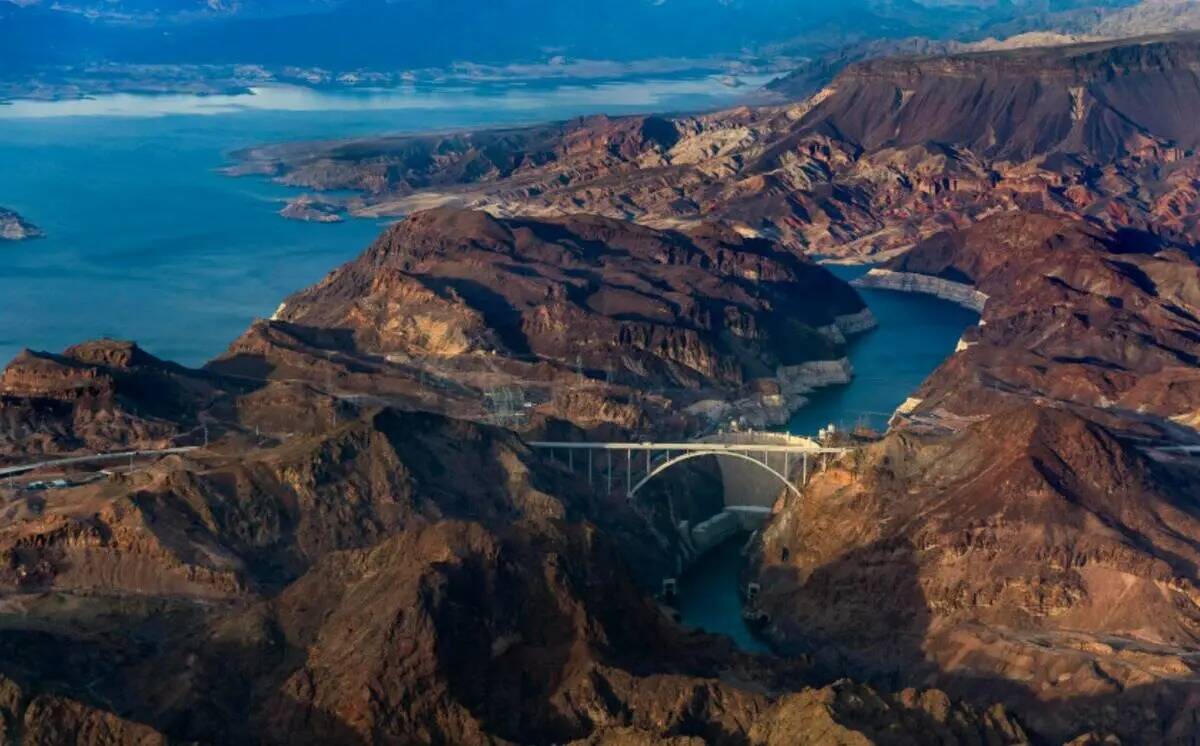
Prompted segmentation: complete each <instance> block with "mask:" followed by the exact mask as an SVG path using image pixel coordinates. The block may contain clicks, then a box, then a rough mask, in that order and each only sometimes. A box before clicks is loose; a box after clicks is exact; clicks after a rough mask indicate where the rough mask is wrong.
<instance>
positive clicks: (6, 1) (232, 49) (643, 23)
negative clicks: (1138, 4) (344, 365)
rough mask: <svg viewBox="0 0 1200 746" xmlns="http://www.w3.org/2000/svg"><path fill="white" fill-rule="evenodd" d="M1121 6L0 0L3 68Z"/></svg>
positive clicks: (936, 33) (803, 38) (621, 40)
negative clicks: (57, 0)
mask: <svg viewBox="0 0 1200 746" xmlns="http://www.w3.org/2000/svg"><path fill="white" fill-rule="evenodd" d="M1132 2H1133V0H999V2H996V1H993V0H987V1H985V0H967V1H962V2H950V1H948V0H848V1H846V2H818V1H816V0H609V1H608V2H602V3H597V2H582V1H581V0H559V1H557V2H551V1H549V0H495V1H494V2H480V0H353V1H352V2H351V1H348V0H175V1H174V2H171V1H167V0H111V1H110V0H63V1H62V2H53V3H51V2H47V0H0V62H3V63H4V64H5V66H6V67H7V68H8V69H12V66H13V65H15V64H22V65H39V64H76V63H81V62H94V61H97V60H103V61H116V62H128V63H154V64H189V63H203V64H211V63H258V64H291V65H324V66H332V67H338V68H349V67H389V68H397V67H401V68H407V67H423V66H439V65H445V64H449V63H451V62H455V61H463V60H470V61H476V62H496V61H503V62H511V61H514V60H530V59H544V58H545V57H547V56H548V55H553V54H559V53H561V54H568V55H574V56H587V57H592V58H603V59H642V58H647V57H661V56H684V57H691V56H711V55H713V54H741V53H745V52H748V51H749V52H764V51H766V52H770V51H781V50H787V51H790V52H795V51H797V50H799V51H802V52H804V53H811V52H813V51H814V50H816V51H821V50H828V49H832V48H836V47H838V46H841V45H844V44H847V43H853V42H857V41H862V40H864V39H873V38H904V37H911V36H924V37H931V38H958V37H960V36H963V35H967V36H971V37H975V36H978V35H979V34H980V33H985V34H986V33H987V31H988V29H991V28H1023V27H1024V26H1026V25H1028V24H1029V23H1030V20H1031V19H1042V18H1044V17H1046V16H1048V15H1049V16H1057V15H1062V14H1070V13H1077V12H1079V11H1080V10H1081V9H1083V10H1085V11H1088V12H1093V13H1094V12H1095V9H1097V8H1118V7H1123V6H1128V5H1130V4H1132ZM1035 25H1036V24H1035ZM1037 27H1039V28H1040V27H1041V26H1037Z"/></svg>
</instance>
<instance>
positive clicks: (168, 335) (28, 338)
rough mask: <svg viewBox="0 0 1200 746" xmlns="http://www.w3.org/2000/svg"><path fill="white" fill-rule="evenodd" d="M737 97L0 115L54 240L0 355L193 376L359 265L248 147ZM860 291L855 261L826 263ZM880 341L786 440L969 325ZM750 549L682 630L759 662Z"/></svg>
mask: <svg viewBox="0 0 1200 746" xmlns="http://www.w3.org/2000/svg"><path fill="white" fill-rule="evenodd" d="M741 95H742V91H741V90H739V89H730V88H727V87H726V86H724V85H722V84H721V83H720V82H719V81H717V80H716V79H712V78H701V79H676V80H660V81H647V80H641V81H625V82H620V81H617V82H609V83H601V84H591V85H573V84H558V85H544V86H536V87H522V86H488V87H480V88H462V87H457V88H447V89H424V90H418V89H398V90H394V91H376V92H370V91H367V92H359V93H355V94H334V93H328V92H318V91H308V90H306V89H269V90H263V91H260V92H259V94H258V95H257V96H253V97H247V96H214V97H193V96H157V97H151V96H106V97H99V98H97V99H93V100H84V101H73V102H53V103H33V102H30V103H17V104H15V105H13V106H0V206H4V207H8V208H11V209H14V210H16V211H18V212H20V213H21V214H22V215H23V216H25V217H26V218H27V219H28V220H30V221H32V222H34V223H35V224H37V225H38V226H39V227H41V228H42V229H43V230H44V231H45V232H46V234H47V237H46V238H44V239H39V240H36V241H28V242H21V243H8V242H0V363H2V362H3V361H7V360H8V359H10V358H11V357H12V356H13V355H15V354H16V353H17V352H18V351H19V350H20V349H21V348H23V347H31V348H34V349H41V350H61V349H63V348H65V347H67V346H69V345H71V344H74V343H76V342H80V341H83V340H86V339H92V338H95V337H100V336H111V337H118V338H125V339H136V340H138V341H139V342H140V343H141V344H142V345H143V346H144V347H145V348H146V349H148V350H150V351H151V352H153V353H155V354H157V355H159V356H162V357H165V358H168V359H172V360H175V361H178V362H181V363H184V364H187V365H199V364H201V363H203V362H204V361H205V360H208V359H210V358H211V357H213V356H214V355H216V354H218V353H220V352H221V351H222V350H223V349H225V347H226V346H227V345H228V344H229V343H230V342H231V341H232V340H233V339H234V338H235V337H236V336H237V335H238V334H239V333H240V332H241V331H243V330H244V329H245V328H246V327H247V326H248V325H249V323H250V322H251V321H252V320H253V319H254V318H257V317H262V316H267V315H270V313H271V312H272V311H274V309H275V308H276V307H277V306H278V304H279V302H280V301H281V300H282V299H283V298H284V297H285V296H286V295H288V294H290V293H291V292H294V291H295V290H298V289H300V288H302V287H305V286H307V285H310V284H311V283H313V282H315V281H316V280H318V279H320V278H321V277H322V276H323V275H324V274H325V273H326V272H328V271H329V270H330V269H332V268H333V267H335V266H337V265H338V264H340V263H342V262H344V261H347V260H348V259H351V258H352V257H354V256H356V255H357V254H358V253H359V252H361V251H362V250H363V248H365V247H366V245H367V244H368V243H370V241H371V240H372V239H374V238H375V236H376V235H378V233H379V231H380V230H381V229H382V227H383V226H384V225H385V222H375V221H367V220H349V221H347V222H345V223H339V224H331V225H324V224H309V223H298V222H292V221H288V220H284V219H283V218H281V217H279V216H278V214H277V212H278V210H279V209H280V207H281V206H282V202H283V201H284V200H285V199H286V198H288V197H289V196H292V195H294V194H295V193H296V190H292V189H288V188H285V187H281V186H278V185H275V184H271V183H269V182H267V181H265V180H263V179H257V178H243V179H232V178H229V177H226V176H223V175H221V174H220V173H218V169H219V168H220V167H221V166H223V165H225V164H226V163H227V159H226V156H227V154H228V153H229V152H230V151H232V150H236V149H238V148H242V147H247V146H251V145H256V144H261V143H264V142H276V141H284V140H299V139H312V138H330V137H348V136H357V135H370V134H379V133H386V132H410V131H423V130H444V129H452V128H464V127H479V126H486V125H495V124H512V123H519V122H535V121H546V120H553V119H564V118H568V117H571V116H576V115H580V114H588V113H597V112H605V113H610V114H622V113H631V112H637V111H672V110H675V111H682V110H698V109H706V108H715V107H717V106H722V105H727V104H730V103H733V102H735V101H736V100H737V99H738V98H739V97H740V96H741ZM831 269H832V271H834V272H835V273H836V274H838V275H839V276H841V277H843V278H845V279H853V278H854V277H856V276H858V275H859V274H861V273H862V272H863V271H864V270H863V269H862V268H854V267H849V268H847V267H831ZM862 295H863V297H864V299H865V300H866V302H867V304H868V305H869V306H870V307H871V309H872V310H873V311H874V312H875V315H876V317H877V318H878V319H879V322H880V326H879V328H878V329H876V330H874V331H871V332H868V333H867V334H865V335H861V336H858V337H856V338H854V339H853V340H852V342H851V344H850V350H849V353H850V357H851V360H852V361H853V363H854V367H855V370H856V376H855V378H854V381H853V382H852V383H851V384H849V385H847V386H840V387H834V388H829V389H824V390H822V391H819V392H817V393H815V394H814V395H813V396H812V401H811V403H810V404H809V406H807V407H805V408H804V409H802V410H801V411H800V412H798V413H797V414H796V416H795V417H794V418H793V420H792V422H791V423H790V426H789V428H790V430H791V431H792V432H796V433H802V434H812V433H815V432H816V431H817V430H818V429H819V428H820V427H823V426H824V425H826V424H828V423H830V422H833V423H837V424H839V425H840V426H843V427H848V426H853V425H854V424H857V423H858V422H863V423H865V424H868V425H871V426H874V427H882V426H883V425H884V424H885V423H886V420H887V417H888V415H889V414H890V413H891V411H892V410H894V409H895V408H896V407H897V406H898V405H899V404H900V403H901V402H903V401H904V399H905V398H906V397H907V396H908V395H909V393H911V392H912V391H913V390H914V389H916V388H917V386H918V385H919V384H920V383H921V381H922V380H923V379H924V378H925V377H926V376H928V375H929V373H930V372H932V371H933V369H934V368H935V367H937V365H938V364H939V363H940V362H941V361H942V360H943V359H945V357H946V356H947V355H949V354H950V353H951V351H952V350H953V349H954V344H955V341H956V340H957V339H958V337H959V335H960V334H961V332H962V330H963V329H964V328H965V327H967V326H968V325H970V324H972V323H974V322H975V316H974V314H971V313H969V312H967V311H964V310H962V309H959V308H958V307H956V306H953V305H951V304H949V303H946V302H943V301H939V300H936V299H933V298H928V297H925V296H917V295H905V294H899V293H892V292H887V291H874V290H864V291H862ZM739 549H740V543H730V544H728V545H726V546H724V547H721V548H719V549H717V550H715V551H714V552H713V553H712V554H711V555H709V556H708V557H705V558H704V559H703V560H702V561H701V562H700V563H699V564H698V565H697V566H696V567H694V568H693V569H692V570H691V571H690V572H689V573H688V574H687V575H686V576H685V577H684V578H682V579H681V585H682V591H683V599H682V613H683V617H684V620H685V621H686V622H687V623H689V624H692V625H694V626H698V627H702V628H705V629H708V630H711V631H714V632H721V633H725V634H728V635H730V636H731V637H733V638H734V640H735V641H736V642H737V643H738V644H739V645H741V646H742V647H744V648H746V649H748V650H758V651H761V650H765V647H764V646H763V645H762V643H760V642H758V641H757V640H755V639H754V637H753V636H752V635H751V634H750V631H749V630H748V629H747V628H746V626H745V625H744V624H743V622H742V617H741V603H740V599H739V596H738V590H737V580H738V574H739V572H740V571H741V567H742V559H741V557H740V554H739V551H738V550H739Z"/></svg>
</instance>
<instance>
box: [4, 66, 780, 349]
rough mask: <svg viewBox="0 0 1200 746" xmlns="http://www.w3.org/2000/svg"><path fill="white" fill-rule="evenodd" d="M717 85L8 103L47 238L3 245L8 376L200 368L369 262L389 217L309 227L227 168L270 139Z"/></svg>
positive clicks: (485, 118)
mask: <svg viewBox="0 0 1200 746" xmlns="http://www.w3.org/2000/svg"><path fill="white" fill-rule="evenodd" d="M745 82H746V83H747V85H746V86H744V87H739V88H732V87H729V86H727V85H725V84H724V83H723V82H722V81H720V80H719V79H718V78H716V77H711V76H708V77H695V78H688V77H677V78H671V79H660V80H651V79H638V80H616V81H607V82H594V83H587V84H583V83H572V82H570V81H565V82H564V81H554V82H542V83H536V84H535V83H526V84H495V83H490V84H480V85H478V86H463V85H454V86H447V87H438V86H424V87H417V86H410V87H404V88H397V89H392V90H353V91H318V90H312V89H305V88H296V87H288V86H276V87H268V88H262V89H257V91H256V94H255V95H240V96H238V95H228V96H139V95H124V94H120V95H111V96H99V97H96V98H94V99H84V100H79V101H56V102H36V101H19V102H15V103H13V104H12V105H7V106H0V206H3V207H7V208H10V209H13V210H16V211H17V212H19V213H20V214H21V215H22V216H24V217H25V218H26V219H27V220H29V221H30V222H33V223H34V224H36V225H38V226H39V227H40V228H42V230H43V231H45V233H46V238H43V239H38V240H34V241H26V242H19V243H11V242H2V241H0V365H2V364H3V363H4V362H6V361H8V360H9V359H11V358H12V357H13V355H15V354H16V353H17V352H18V351H19V350H20V349H22V348H24V347H30V348H33V349H38V350H50V351H59V350H62V349H64V348H65V347H67V346H69V345H71V344H75V343H77V342H81V341H84V340H86V339H92V338H96V337H101V336H109V337H117V338H122V339H135V340H137V341H138V342H139V343H140V344H141V345H142V346H143V347H145V348H146V349H147V350H149V351H150V352H152V353H154V354H156V355H159V356H160V357H165V358H169V359H171V360H175V361H177V362H180V363H183V364H185V365H200V364H202V363H203V362H205V361H206V360H208V359H210V358H212V357H213V356H215V355H217V354H219V353H220V352H221V351H223V350H224V349H225V348H226V347H227V346H228V345H229V343H230V342H231V341H233V339H234V338H235V337H236V336H237V335H238V334H240V333H241V332H242V331H243V330H244V329H246V327H247V326H248V325H249V324H250V322H251V321H252V320H253V319H255V318H258V317H263V316H269V315H270V314H271V313H272V312H273V311H274V310H275V308H276V307H277V306H278V305H279V303H280V301H281V300H282V299H283V298H284V297H285V296H287V295H288V294H290V293H292V292H294V291H296V290H299V289H301V288H304V287H306V286H308V285H310V284H312V283H313V282H315V281H317V280H319V279H320V278H321V277H322V276H324V275H325V273H327V272H328V271H329V270H331V269H333V268H334V267H335V266H337V265H339V264H341V263H342V262H345V261H347V260H349V259H351V258H353V257H354V256H356V255H357V254H358V253H360V252H361V251H362V250H363V249H364V248H366V246H367V245H368V244H369V243H370V242H371V240H372V239H374V238H375V236H377V235H378V234H379V232H380V231H381V229H382V228H383V227H384V225H386V222H374V221H369V220H348V221H346V222H344V223H339V224H323V225H318V224H308V223H298V222H293V221H289V220H285V219H283V218H281V217H279V216H278V215H277V214H276V213H277V212H278V210H279V209H280V208H281V207H282V206H283V202H284V201H285V200H286V198H288V197H289V196H293V195H295V194H296V193H298V191H297V190H293V189H288V188H285V187H281V186H278V185H275V184H271V183H269V182H267V181H265V180H263V179H256V178H242V179H233V178H229V177H226V176H223V175H221V174H220V173H218V169H219V168H220V167H221V166H223V165H226V163H227V160H226V156H227V154H228V153H229V152H230V151H232V150H236V149H238V148H243V147H247V146H251V145H258V144H263V143H267V142H277V141H284V140H302V139H317V138H333V137H350V136H360V135H374V134H381V133H392V132H419V131H430V130H447V129H458V128H468V127H483V126H488V125H501V124H516V123H524V122H540V121H547V120H557V119H567V118H570V117H572V116H578V115H583V114H592V113H600V112H604V113H609V114H628V113H635V112H646V111H691V110H703V109H712V108H717V107H720V106H725V105H730V104H733V103H736V102H737V101H739V100H740V99H741V98H742V97H744V96H745V95H747V93H749V92H751V91H753V90H755V89H756V86H757V84H759V83H761V82H762V81H761V80H759V79H751V78H747V79H745Z"/></svg>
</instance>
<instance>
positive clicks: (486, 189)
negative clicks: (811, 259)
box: [239, 33, 1200, 260]
mask: <svg viewBox="0 0 1200 746" xmlns="http://www.w3.org/2000/svg"><path fill="white" fill-rule="evenodd" d="M1198 39H1200V37H1197V36H1196V35H1195V34H1194V33H1193V34H1177V35H1171V36H1164V37H1154V38H1148V39H1135V40H1124V41H1115V42H1112V41H1106V42H1093V43H1087V44H1077V45H1067V46H1059V47H1052V48H1035V49H1016V50H1004V51H997V52H979V53H973V54H960V55H951V56H940V57H917V58H911V57H910V58H888V59H881V60H869V61H866V62H861V63H857V64H854V65H851V66H849V67H848V68H846V69H845V70H844V71H843V72H842V73H840V74H839V75H838V77H837V78H836V79H835V80H834V81H833V82H832V83H831V84H830V85H828V86H827V87H824V88H823V89H822V90H820V91H818V92H817V93H815V94H814V95H813V96H812V97H810V98H808V99H807V100H805V101H803V102H800V103H796V104H791V105H787V106H779V107H764V108H756V109H750V108H741V109H735V110H731V111H725V112H718V113H715V114H707V115H702V116H686V117H676V118H665V117H630V118H623V119H607V118H591V119H584V120H573V121H570V122H566V123H563V124H558V125H552V126H539V127H534V128H526V129H518V130H501V131H491V132H479V133H466V134H455V135H444V136H421V137H398V138H385V139H374V140H367V141H355V142H352V143H345V142H341V143H336V142H335V143H314V144H311V145H310V146H307V147H305V146H301V145H296V144H289V145H286V146H279V147H275V148H270V147H267V148H259V149H255V150H253V151H248V152H245V153H242V154H241V156H240V157H241V158H242V159H243V162H242V163H241V165H240V166H239V172H251V173H267V174H272V175H275V177H276V178H278V179H280V180H281V181H283V182H285V183H289V184H293V185H298V186H304V187H306V188H315V189H347V188H348V189H356V190H358V191H360V192H361V193H362V194H363V198H364V201H365V204H364V206H362V207H361V208H359V209H357V210H356V211H355V212H356V214H359V215H364V216H377V215H403V214H408V213H411V212H412V211H414V210H416V209H420V208H422V207H428V206H430V205H433V204H454V205H465V206H473V207H482V208H485V209H487V210H489V211H492V212H494V213H496V214H499V215H514V214H525V215H566V214H576V213H594V214H602V215H607V216H611V217H614V218H622V219H632V220H636V221H638V222H641V223H644V224H647V225H651V226H657V227H679V226H687V225H692V224H695V223H697V222H699V221H709V222H712V221H719V222H723V223H725V224H727V225H729V226H732V227H733V228H735V229H737V230H739V231H741V232H743V233H745V234H747V235H761V236H766V237H771V238H773V239H776V240H778V241H781V242H783V243H784V244H785V245H787V246H789V247H790V248H792V249H795V250H797V251H804V252H808V253H813V254H821V255H829V256H836V257H840V258H843V259H848V260H863V259H881V258H887V257H889V256H892V255H895V254H896V253H898V252H901V251H903V250H905V249H907V248H909V247H910V246H912V245H913V244H915V243H917V242H919V241H920V240H922V239H923V238H925V237H928V236H929V235H932V234H934V233H937V232H939V231H941V230H944V229H946V228H949V227H963V226H966V225H968V224H970V223H972V222H975V221H977V220H979V219H981V218H984V217H987V216H988V215H992V214H995V213H997V212H1004V211H1012V210H1018V209H1020V210H1028V209H1038V210H1049V211H1054V212H1058V213H1061V214H1068V215H1074V216H1078V217H1086V218H1088V219H1089V220H1092V221H1095V222H1098V223H1101V224H1103V225H1104V226H1106V227H1109V228H1111V229H1119V228H1134V229H1139V230H1152V231H1153V232H1155V233H1156V234H1158V235H1160V236H1162V237H1164V238H1165V239H1167V240H1170V241H1174V242H1177V243H1180V244H1182V245H1188V246H1190V245H1191V244H1192V243H1194V240H1193V238H1192V237H1193V236H1194V235H1195V232H1196V227H1197V217H1198V215H1200V212H1198V210H1200V200H1197V199H1196V193H1197V192H1198V190H1200V179H1198V173H1200V170H1198V169H1200V166H1198V164H1197V161H1196V156H1195V153H1194V151H1195V149H1196V147H1197V145H1198V142H1197V139H1196V133H1195V128H1194V127H1193V126H1192V123H1193V122H1194V121H1195V119H1196V117H1197V115H1198V114H1200V112H1196V111H1193V110H1192V107H1193V106H1194V102H1195V101H1197V100H1200V94H1198V93H1197V91H1198V88H1197V86H1198V85H1200V82H1198V80H1200V79H1198V78H1197V73H1196V71H1195V70H1196V66H1197V59H1200V41H1198ZM964 101H973V102H975V103H974V104H972V105H965V104H964V103H963V102H964Z"/></svg>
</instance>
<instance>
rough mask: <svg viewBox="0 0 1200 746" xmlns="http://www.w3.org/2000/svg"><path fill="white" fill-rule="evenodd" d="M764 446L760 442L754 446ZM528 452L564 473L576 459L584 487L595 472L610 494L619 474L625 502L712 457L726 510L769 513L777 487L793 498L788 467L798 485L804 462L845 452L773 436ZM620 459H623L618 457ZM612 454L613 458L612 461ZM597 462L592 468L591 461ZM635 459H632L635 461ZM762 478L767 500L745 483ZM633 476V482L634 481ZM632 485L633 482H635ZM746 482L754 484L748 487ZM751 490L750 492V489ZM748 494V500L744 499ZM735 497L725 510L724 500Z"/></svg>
mask: <svg viewBox="0 0 1200 746" xmlns="http://www.w3.org/2000/svg"><path fill="white" fill-rule="evenodd" d="M757 441H765V442H757ZM529 445H530V446H531V447H533V448H536V449H539V450H545V451H549V452H551V454H556V453H558V452H560V451H561V452H562V453H564V454H565V456H566V461H567V465H568V467H569V468H570V469H571V470H572V471H574V470H575V468H576V454H580V455H579V460H580V462H581V463H580V464H579V465H580V466H584V463H583V462H584V461H586V468H587V475H588V481H589V483H591V484H594V483H595V473H596V467H597V466H599V467H600V469H601V472H602V473H603V474H604V475H605V479H606V482H607V487H608V490H609V491H610V492H611V491H612V488H613V481H614V471H616V472H619V471H624V472H625V493H626V496H627V497H629V498H633V497H634V496H635V495H637V493H638V491H639V490H640V489H641V488H642V487H644V486H645V485H646V484H647V483H648V482H650V480H652V479H654V478H655V477H656V476H658V475H659V474H661V473H663V472H664V471H666V470H668V469H670V468H671V467H673V466H676V465H677V464H680V463H683V462H684V461H689V460H691V459H695V458H701V457H706V456H714V457H717V458H718V459H720V460H721V464H722V476H723V481H724V483H725V494H726V502H727V505H728V506H729V507H731V508H739V507H756V508H769V507H770V504H771V503H772V502H774V499H775V497H776V496H777V495H778V493H779V488H780V486H781V485H780V483H782V486H783V487H787V488H788V489H790V490H791V491H792V492H794V493H796V494H797V495H799V494H800V492H799V489H798V488H797V487H796V485H795V484H794V483H793V482H792V480H791V472H792V470H793V468H794V467H796V466H799V467H800V469H801V480H800V483H801V484H803V483H804V482H806V481H808V473H809V466H810V459H814V458H822V457H829V456H839V455H841V454H844V453H847V452H848V451H849V450H850V449H848V448H833V447H827V446H822V445H821V444H819V443H817V442H815V441H812V440H809V439H807V438H798V437H795V436H788V435H783V434H776V433H759V434H750V433H731V434H727V435H718V436H711V438H710V439H708V440H702V441H686V442H651V441H644V442H630V443H618V442H612V443H591V442H568V441H562V442H554V441H534V442H532V443H530V444H529ZM622 452H623V453H624V458H621V457H620V454H621V453H622ZM613 453H617V454H618V457H617V458H616V459H614V458H613ZM598 454H599V455H601V458H600V460H601V461H602V462H603V463H601V464H599V465H598V464H597V463H596V462H597V458H596V456H597V455H598ZM635 454H637V455H636V456H635ZM622 462H623V463H622ZM729 462H742V463H743V465H744V464H746V462H748V463H749V464H752V466H750V467H749V471H747V468H746V467H745V466H743V467H742V468H740V469H735V470H734V473H731V470H730V469H729V468H727V464H729ZM756 470H757V471H759V472H763V473H765V474H766V475H768V476H770V477H774V479H775V480H776V481H775V482H774V483H773V484H774V486H775V489H774V490H773V491H770V494H769V498H764V497H763V492H764V486H763V484H762V483H761V481H759V480H754V479H753V478H751V477H748V476H747V474H751V473H755V471H756ZM635 471H636V472H638V476H636V477H635ZM635 479H636V482H635ZM747 482H758V483H757V484H754V485H748V484H747ZM751 487H753V489H751ZM747 492H754V493H756V494H754V495H748V494H745V493H747ZM731 494H733V495H736V497H735V498H734V500H733V501H732V504H730V502H731V501H730V500H729V497H730V495H731Z"/></svg>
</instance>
